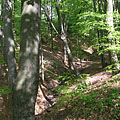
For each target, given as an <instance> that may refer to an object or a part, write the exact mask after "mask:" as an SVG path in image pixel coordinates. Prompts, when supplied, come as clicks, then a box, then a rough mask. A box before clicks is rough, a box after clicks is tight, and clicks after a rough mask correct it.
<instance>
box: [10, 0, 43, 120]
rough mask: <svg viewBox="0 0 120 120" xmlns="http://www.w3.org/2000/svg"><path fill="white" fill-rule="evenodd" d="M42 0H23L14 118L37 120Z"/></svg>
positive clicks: (14, 95)
mask: <svg viewBox="0 0 120 120" xmlns="http://www.w3.org/2000/svg"><path fill="white" fill-rule="evenodd" d="M40 2H41V1H40V0H32V1H29V0H22V5H23V6H22V8H23V9H22V17H21V43H20V60H19V71H18V75H17V78H16V81H15V82H14V90H13V94H12V95H13V120H35V102H36V97H37V91H38V82H39V43H40Z"/></svg>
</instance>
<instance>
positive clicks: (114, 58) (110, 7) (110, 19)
mask: <svg viewBox="0 0 120 120" xmlns="http://www.w3.org/2000/svg"><path fill="white" fill-rule="evenodd" d="M106 10H107V11H106V13H107V19H106V21H107V25H108V27H109V31H108V32H109V34H108V39H109V42H110V43H111V45H115V41H114V40H113V36H114V35H113V32H114V24H113V0H107V9H106ZM111 60H112V63H114V64H115V63H118V61H119V60H118V56H117V53H116V51H115V50H111ZM119 68H120V65H119V64H117V65H116V69H117V70H119Z"/></svg>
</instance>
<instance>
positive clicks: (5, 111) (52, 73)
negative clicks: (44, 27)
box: [0, 46, 120, 120]
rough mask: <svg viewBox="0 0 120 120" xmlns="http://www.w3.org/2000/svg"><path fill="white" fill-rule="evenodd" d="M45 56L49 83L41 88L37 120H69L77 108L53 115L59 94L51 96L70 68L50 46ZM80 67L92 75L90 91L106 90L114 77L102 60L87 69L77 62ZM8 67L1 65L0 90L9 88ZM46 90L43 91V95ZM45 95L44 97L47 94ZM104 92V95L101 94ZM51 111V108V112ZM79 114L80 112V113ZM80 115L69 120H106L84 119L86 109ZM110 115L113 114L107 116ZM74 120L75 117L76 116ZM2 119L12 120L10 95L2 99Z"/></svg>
mask: <svg viewBox="0 0 120 120" xmlns="http://www.w3.org/2000/svg"><path fill="white" fill-rule="evenodd" d="M43 48H44V50H43V53H44V60H45V61H44V62H45V80H44V81H43V83H42V84H41V85H40V86H39V89H38V96H37V101H36V109H35V114H36V118H37V120H68V119H67V118H66V116H68V115H69V114H71V111H72V109H74V106H69V107H68V108H63V109H60V110H59V112H58V113H55V114H54V113H52V112H51V110H50V109H52V105H51V104H54V103H55V100H56V98H55V97H54V95H55V93H54V92H50V90H51V89H53V88H55V87H56V86H58V85H59V84H60V83H59V81H57V80H56V77H57V76H58V75H62V74H63V73H64V71H66V70H67V67H68V66H65V65H64V64H63V55H62V52H61V51H59V52H58V53H54V52H52V51H49V50H48V48H46V46H44V47H43ZM92 57H93V56H92ZM76 65H77V67H78V68H79V70H80V72H82V73H86V74H89V77H90V79H87V80H86V83H89V84H91V88H90V89H94V90H95V89H96V94H97V87H99V86H104V85H105V82H106V81H109V80H110V79H111V76H112V74H111V73H107V72H105V70H104V69H103V68H102V66H101V64H100V62H99V60H96V61H95V60H94V61H83V64H82V66H83V68H82V69H81V67H80V66H81V65H80V63H79V62H76ZM6 73H7V67H6V66H3V65H0V86H2V85H7V74H6ZM113 86H115V87H119V86H120V83H115V84H113ZM41 89H42V91H41ZM43 91H44V93H43ZM99 92H100V91H99ZM47 108H49V109H48V110H47ZM77 111H78V110H77ZM79 113H80V114H77V115H76V116H77V117H78V116H79V117H78V118H76V117H73V118H71V119H69V120H103V119H102V117H101V116H102V114H101V113H100V114H99V113H91V115H89V117H88V118H83V117H81V114H83V112H82V108H81V107H80V108H79ZM106 114H109V113H108V112H106ZM106 114H104V115H103V116H105V117H104V118H106V119H104V120H112V119H111V117H106V116H107V115H106ZM73 116H74V115H73ZM100 118H101V119H100ZM0 119H1V120H11V96H10V95H9V94H6V95H0ZM113 120H114V119H113Z"/></svg>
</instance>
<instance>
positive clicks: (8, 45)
mask: <svg viewBox="0 0 120 120" xmlns="http://www.w3.org/2000/svg"><path fill="white" fill-rule="evenodd" d="M3 6H4V10H3V16H4V17H3V21H4V26H3V32H4V39H3V55H4V59H5V61H6V63H7V65H8V81H9V86H10V89H11V90H12V85H13V81H14V80H15V78H16V59H15V49H14V39H13V33H12V2H11V0H3Z"/></svg>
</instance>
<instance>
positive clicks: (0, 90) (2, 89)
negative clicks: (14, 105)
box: [0, 85, 11, 94]
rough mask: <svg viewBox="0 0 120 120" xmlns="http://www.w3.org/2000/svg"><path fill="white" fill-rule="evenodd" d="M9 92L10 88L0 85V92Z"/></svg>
mask: <svg viewBox="0 0 120 120" xmlns="http://www.w3.org/2000/svg"><path fill="white" fill-rule="evenodd" d="M9 93H11V91H10V89H9V87H8V86H6V85H4V86H0V94H9Z"/></svg>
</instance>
